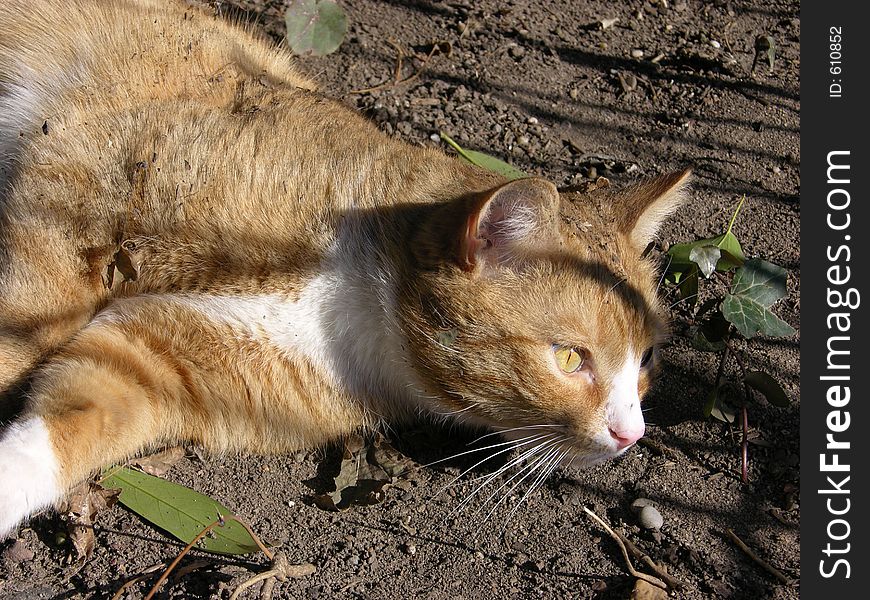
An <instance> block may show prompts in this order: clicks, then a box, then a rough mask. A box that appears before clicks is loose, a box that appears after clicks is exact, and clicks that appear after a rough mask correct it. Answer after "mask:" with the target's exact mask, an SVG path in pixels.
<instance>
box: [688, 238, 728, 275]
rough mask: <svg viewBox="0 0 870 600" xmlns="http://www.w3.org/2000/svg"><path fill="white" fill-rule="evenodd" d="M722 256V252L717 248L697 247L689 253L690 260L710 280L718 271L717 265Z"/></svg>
mask: <svg viewBox="0 0 870 600" xmlns="http://www.w3.org/2000/svg"><path fill="white" fill-rule="evenodd" d="M720 256H722V251H721V250H720V249H719V248H718V247H717V246H712V245H710V246H695V247H694V248H692V250H691V251H690V252H689V260H691V261H692V262H693V263H695V264H696V265H698V268H699V269H700V270H701V273H703V274H704V277H706V278H707V279H710V275H712V274H713V271H715V270H716V263H718V262H719V257H720Z"/></svg>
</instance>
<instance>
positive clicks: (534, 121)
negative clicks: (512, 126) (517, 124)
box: [526, 117, 538, 125]
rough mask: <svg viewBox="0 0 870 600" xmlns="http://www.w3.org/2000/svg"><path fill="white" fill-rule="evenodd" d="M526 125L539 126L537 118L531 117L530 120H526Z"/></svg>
mask: <svg viewBox="0 0 870 600" xmlns="http://www.w3.org/2000/svg"><path fill="white" fill-rule="evenodd" d="M526 123H528V124H529V125H537V124H538V119H537V118H536V117H529V118H528V119H526Z"/></svg>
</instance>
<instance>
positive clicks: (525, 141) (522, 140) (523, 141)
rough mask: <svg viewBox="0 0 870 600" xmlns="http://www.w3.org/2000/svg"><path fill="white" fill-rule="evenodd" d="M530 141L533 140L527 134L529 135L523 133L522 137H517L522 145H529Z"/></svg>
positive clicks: (518, 142)
mask: <svg viewBox="0 0 870 600" xmlns="http://www.w3.org/2000/svg"><path fill="white" fill-rule="evenodd" d="M530 141H531V140H530V139H529V136H527V135H521V136H520V137H518V138H517V144H519V145H520V146H523V147H526V146H528V145H529V142H530Z"/></svg>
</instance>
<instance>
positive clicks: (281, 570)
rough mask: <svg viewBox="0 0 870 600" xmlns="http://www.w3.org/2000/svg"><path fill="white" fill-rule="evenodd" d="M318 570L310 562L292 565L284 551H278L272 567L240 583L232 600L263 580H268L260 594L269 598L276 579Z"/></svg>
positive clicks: (298, 576) (265, 599)
mask: <svg viewBox="0 0 870 600" xmlns="http://www.w3.org/2000/svg"><path fill="white" fill-rule="evenodd" d="M316 570H317V569H316V567H315V566H314V565H312V564H309V563H304V564H301V565H291V564H290V563H289V562H288V561H287V556H286V555H285V554H284V553H283V552H278V553H277V554H276V555H275V559H274V560H273V561H272V568H271V569H269V570H268V571H264V572H262V573H260V574H259V575H254V576H253V577H251V578H250V579H248V580H247V581H246V582H244V583H242V584H241V585H239V587H238V588H236V591H235V592H233V595H232V596H230V600H237V598H238V597H239V596H240V595H241V594H242V592H244V591H245V590H246V589H248V588H250V587H251V586H253V585H256V584H257V583H259V582H261V581H263V580H267V581H266V583H265V584H264V585H263V588H264V589H263V591H262V593H261V594H260V597H261V598H262V599H264V600H268V598H270V597H271V595H272V586H274V581H275V580H278V581H287V579H288V578H291V577H292V578H297V579H298V578H300V577H308V576H309V575H312V574H313V573H314V572H315V571H316Z"/></svg>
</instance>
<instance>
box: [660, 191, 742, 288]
mask: <svg viewBox="0 0 870 600" xmlns="http://www.w3.org/2000/svg"><path fill="white" fill-rule="evenodd" d="M745 201H746V196H743V197H742V198H741V199H740V202H738V203H737V207H736V208H735V209H734V213H732V215H731V219H730V220H729V221H728V227H727V228H726V229H725V233H723V234H721V235H717V236H716V237H711V238H705V239H703V240H695V241H694V242H687V243H683V244H674V245H673V246H671V247H670V248H669V249H668V256H669V257H670V262H669V263H668V270H667V272H668V276H669V277H668V280H669V281H672V282H673V283H679V281H680V278H681V276H682V275H684V274H685V273H687V272H688V271H690V270H691V269H692V268H693V267H695V265H696V264H697V263H696V261H694V260H692V257H691V254H692V252H693V250H695V249H696V248H701V247H704V246H715V247H716V248H719V252H720V258H719V259H718V261H717V262H716V270H717V271H720V272H722V273H725V272H727V271H730V270H731V269H734V268H736V267H739V266H741V265H742V264H743V262H744V261H745V260H746V257H745V256H744V255H743V248H741V247H740V242H739V241H738V240H737V237H736V236H735V235H734V234H733V233H732V232H731V230H732V229H733V228H734V223H735V222H736V221H737V215H739V214H740V209H741V208H742V207H743V203H744V202H745ZM711 273H712V271H711ZM705 276H706V277H709V275H706V274H705Z"/></svg>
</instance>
